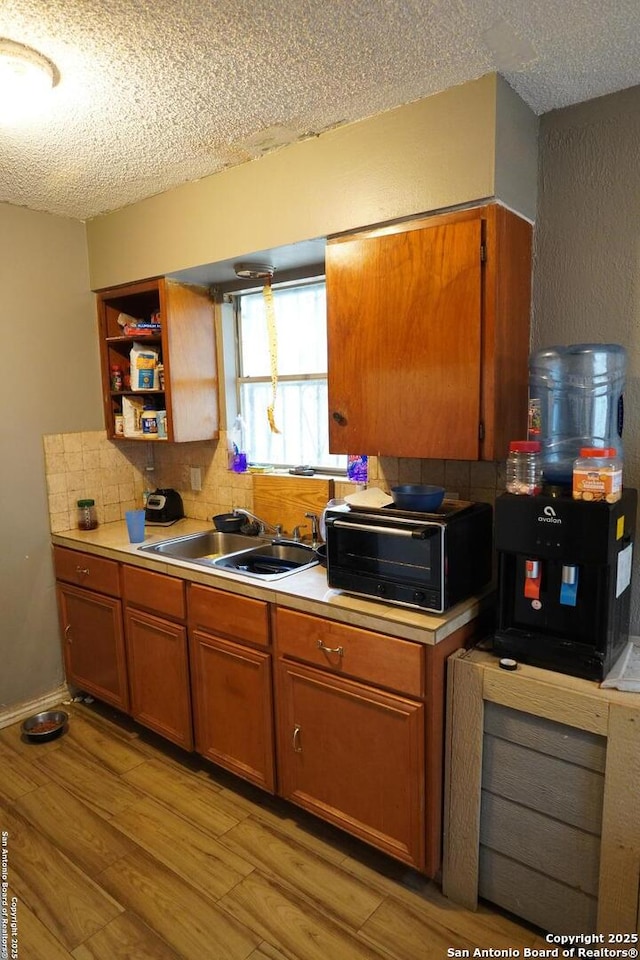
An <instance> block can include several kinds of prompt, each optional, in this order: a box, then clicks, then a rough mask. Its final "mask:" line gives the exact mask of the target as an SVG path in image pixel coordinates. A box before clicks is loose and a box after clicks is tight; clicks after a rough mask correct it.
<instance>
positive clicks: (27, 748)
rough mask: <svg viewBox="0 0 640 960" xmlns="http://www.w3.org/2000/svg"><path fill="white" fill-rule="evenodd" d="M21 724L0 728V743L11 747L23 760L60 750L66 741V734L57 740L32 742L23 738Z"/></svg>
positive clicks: (34, 758)
mask: <svg viewBox="0 0 640 960" xmlns="http://www.w3.org/2000/svg"><path fill="white" fill-rule="evenodd" d="M21 726H22V725H21V724H20V723H12V724H11V726H10V727H3V729H1V730H0V743H2V744H4V745H5V746H6V747H9V748H10V749H11V750H13V751H14V753H17V754H18V756H20V757H22V759H23V760H27V761H31V760H39V759H40V758H41V757H44V756H47V754H49V753H52V752H55V751H56V750H59V749H60V746H61V744H62V743H63V742H64V739H65V735H63V736H61V737H57V738H56V739H55V740H48V741H47V742H46V743H32V742H31V741H27V740H23V739H22V732H21Z"/></svg>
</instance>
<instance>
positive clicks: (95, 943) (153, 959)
mask: <svg viewBox="0 0 640 960" xmlns="http://www.w3.org/2000/svg"><path fill="white" fill-rule="evenodd" d="M71 956H72V957H73V958H74V960H181V957H182V954H180V953H176V951H175V950H172V948H171V947H170V946H169V945H168V944H167V943H165V941H164V940H162V939H161V938H160V937H159V936H158V935H157V934H156V933H154V932H153V930H151V929H150V927H148V926H147V924H146V923H143V922H142V920H140V919H139V918H138V917H136V916H134V915H133V914H131V913H121V914H120V916H119V917H116V918H115V920H112V921H111V923H108V924H107V925H106V927H103V928H102V930H98V932H97V933H95V934H94V935H93V936H92V937H90V938H89V939H88V940H85V942H84V943H83V944H81V945H80V946H79V947H76V949H75V950H74V951H73V953H72V954H71ZM202 960H205V958H204V957H203V958H202Z"/></svg>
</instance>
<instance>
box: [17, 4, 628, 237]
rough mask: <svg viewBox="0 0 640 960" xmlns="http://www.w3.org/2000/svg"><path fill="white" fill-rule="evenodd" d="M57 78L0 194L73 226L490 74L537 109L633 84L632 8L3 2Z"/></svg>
mask: <svg viewBox="0 0 640 960" xmlns="http://www.w3.org/2000/svg"><path fill="white" fill-rule="evenodd" d="M0 37H7V38H10V39H12V40H17V41H19V42H21V43H24V44H28V45H30V46H32V47H35V48H36V49H38V50H39V51H40V52H42V53H43V54H45V55H46V56H47V57H49V58H50V59H51V60H52V61H53V62H54V63H55V65H56V66H57V68H58V70H59V72H60V82H59V83H58V85H57V86H56V87H55V89H54V90H53V91H52V94H51V96H50V98H49V103H48V105H47V109H46V111H45V112H43V113H41V114H40V115H39V116H38V117H37V118H35V119H32V120H31V121H30V122H29V123H26V122H23V123H22V124H20V125H17V124H14V125H13V126H8V125H4V126H1V127H0V201H5V202H9V203H14V204H21V205H24V206H28V207H31V208H33V209H37V210H46V211H49V212H51V213H57V214H63V215H66V216H70V217H76V218H80V219H87V218H90V217H92V216H95V215H97V214H100V213H104V212H107V211H110V210H114V209H117V208H118V207H122V206H125V205H126V204H129V203H133V202H135V201H137V200H140V199H142V198H143V197H147V196H150V195H151V194H155V193H160V192H162V191H164V190H167V189H169V188H170V187H172V186H175V185H176V184H179V183H183V182H185V181H188V180H196V179H198V178H200V177H203V176H206V175H208V174H211V173H215V172H216V171H218V170H221V169H222V168H224V167H226V166H229V165H233V164H237V163H243V162H245V161H247V160H251V159H253V158H254V157H256V156H260V155H261V153H263V152H265V151H267V150H269V149H274V148H277V147H278V146H281V145H282V144H283V143H287V142H291V141H292V140H296V139H299V138H304V137H307V136H312V135H314V134H318V133H320V132H321V131H323V130H327V129H329V128H331V127H334V126H336V125H338V124H341V123H345V122H347V123H348V122H351V121H354V120H359V119H362V118H364V117H367V116H371V115H373V114H375V113H379V112H381V111H383V110H388V109H390V108H393V107H395V106H398V105H400V104H403V103H407V102H410V101H412V100H418V99H422V98H423V97H426V96H429V95H431V94H434V93H437V92H440V91H442V90H445V89H447V88H449V87H452V86H455V85H457V84H460V83H464V82H466V81H468V80H473V79H476V78H478V77H480V76H483V75H484V74H486V73H491V72H494V71H497V72H499V73H501V74H502V75H503V76H504V77H505V78H506V80H507V81H508V82H509V83H510V84H511V86H512V87H513V88H514V89H515V90H516V91H517V92H518V93H519V94H520V96H521V97H522V98H523V99H524V100H525V101H526V103H528V104H529V105H530V107H531V108H532V109H533V110H534V111H535V112H536V113H538V114H541V113H545V112H547V111H549V110H552V109H554V108H556V107H563V106H567V105H569V104H572V103H577V102H580V101H583V100H588V99H591V98H593V97H597V96H600V95H602V94H606V93H612V92H614V91H616V90H621V89H624V88H626V87H629V86H634V85H636V84H638V83H640V2H639V0H604V2H603V0H599V2H595V0H561V2H558V0H260V3H254V2H251V3H250V2H248V0H215V2H214V0H46V2H45V0H1V2H0Z"/></svg>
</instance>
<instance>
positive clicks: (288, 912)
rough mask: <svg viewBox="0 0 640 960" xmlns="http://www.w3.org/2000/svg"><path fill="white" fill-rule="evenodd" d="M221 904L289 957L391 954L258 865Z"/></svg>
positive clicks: (347, 958)
mask: <svg viewBox="0 0 640 960" xmlns="http://www.w3.org/2000/svg"><path fill="white" fill-rule="evenodd" d="M219 904H220V906H221V907H222V908H223V909H224V910H225V911H227V912H228V913H229V914H230V915H231V916H233V917H235V918H236V919H237V920H238V922H239V923H241V924H242V925H243V926H245V927H248V928H250V929H251V930H253V931H254V932H255V933H256V934H258V935H259V937H260V939H262V940H265V941H267V943H270V944H273V945H274V946H275V947H276V948H277V949H278V950H280V951H281V952H282V953H283V954H284V955H285V957H288V958H290V960H328V958H331V960H381V958H382V957H384V958H385V960H389V957H388V955H386V954H384V953H381V952H380V951H378V950H375V949H374V948H372V947H370V946H369V945H367V944H366V943H364V942H363V941H361V940H359V939H358V938H357V936H356V934H354V933H353V932H351V931H350V930H348V929H347V928H346V927H344V926H343V925H342V924H340V923H336V922H334V921H333V920H332V919H331V918H330V917H329V916H328V915H327V914H323V913H320V911H318V910H316V909H315V908H314V907H312V906H311V905H310V904H309V903H308V901H306V900H303V899H302V898H299V897H296V896H295V894H294V893H293V892H292V891H291V890H288V889H285V888H283V887H282V886H280V885H279V884H278V883H276V882H274V881H273V880H271V879H270V878H268V877H264V876H262V875H260V874H259V873H258V872H257V871H256V872H254V873H252V874H251V875H250V876H248V877H246V878H245V879H244V880H243V881H242V883H239V884H238V885H237V886H235V887H234V888H233V890H231V892H230V893H228V894H227V895H226V896H224V897H223V898H222V899H221V900H220V901H219Z"/></svg>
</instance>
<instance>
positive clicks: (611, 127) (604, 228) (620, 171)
mask: <svg viewBox="0 0 640 960" xmlns="http://www.w3.org/2000/svg"><path fill="white" fill-rule="evenodd" d="M539 163H540V167H539V183H538V220H537V228H536V242H535V261H534V309H533V339H532V346H533V347H534V348H536V347H540V346H549V345H551V344H554V343H580V342H588V341H593V342H612V343H621V344H622V345H623V346H624V347H626V348H627V350H628V353H629V369H628V374H627V385H626V390H625V423H624V433H623V441H624V457H625V463H624V474H623V482H624V483H625V485H626V486H629V487H636V488H638V487H640V416H639V412H640V87H633V88H632V89H630V90H625V91H622V92H621V93H617V94H612V95H610V96H607V97H600V98H598V99H597V100H591V101H589V102H588V103H584V104H579V105H577V106H574V107H568V108H566V109H564V110H557V111H553V112H551V113H549V114H546V115H545V116H544V117H542V120H541V124H540V161H539ZM635 553H636V562H635V563H634V574H633V577H634V584H633V588H632V591H633V592H632V610H631V632H632V633H634V634H636V635H638V634H640V569H639V565H638V562H637V560H638V556H639V555H640V544H638V545H637V546H636V551H635Z"/></svg>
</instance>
